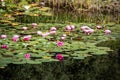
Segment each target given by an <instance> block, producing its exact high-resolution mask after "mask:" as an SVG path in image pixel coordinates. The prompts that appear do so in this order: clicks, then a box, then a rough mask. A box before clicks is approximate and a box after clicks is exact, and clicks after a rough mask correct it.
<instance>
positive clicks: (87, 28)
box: [81, 26, 91, 30]
mask: <svg viewBox="0 0 120 80" xmlns="http://www.w3.org/2000/svg"><path fill="white" fill-rule="evenodd" d="M89 29H91V28H90V27H88V26H82V27H81V30H89Z"/></svg>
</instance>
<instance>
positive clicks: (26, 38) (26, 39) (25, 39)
mask: <svg viewBox="0 0 120 80" xmlns="http://www.w3.org/2000/svg"><path fill="white" fill-rule="evenodd" d="M31 37H32V36H31V35H27V36H24V37H23V40H24V41H29V40H30V39H31Z"/></svg>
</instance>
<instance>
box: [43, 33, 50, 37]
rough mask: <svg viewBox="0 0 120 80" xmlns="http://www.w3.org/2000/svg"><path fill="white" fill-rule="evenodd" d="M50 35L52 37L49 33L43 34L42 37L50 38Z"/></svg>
mask: <svg viewBox="0 0 120 80" xmlns="http://www.w3.org/2000/svg"><path fill="white" fill-rule="evenodd" d="M48 35H50V33H49V32H46V33H43V34H42V37H46V36H48Z"/></svg>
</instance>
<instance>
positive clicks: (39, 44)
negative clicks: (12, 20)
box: [0, 23, 114, 67]
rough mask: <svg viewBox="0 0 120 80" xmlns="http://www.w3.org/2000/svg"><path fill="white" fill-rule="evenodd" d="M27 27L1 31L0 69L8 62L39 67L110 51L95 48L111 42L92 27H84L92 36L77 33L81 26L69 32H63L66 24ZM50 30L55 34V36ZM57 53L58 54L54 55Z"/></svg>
mask: <svg viewBox="0 0 120 80" xmlns="http://www.w3.org/2000/svg"><path fill="white" fill-rule="evenodd" d="M31 24H32V23H31ZM31 24H27V25H26V27H28V28H29V29H27V30H23V29H22V28H23V26H25V24H23V25H19V26H18V27H14V28H12V29H10V30H11V31H9V29H5V28H6V27H4V28H3V29H2V31H4V32H2V33H5V32H6V35H7V38H6V39H0V46H1V48H0V57H1V58H0V66H1V67H2V66H7V64H10V63H13V64H25V63H28V64H40V63H43V62H51V61H62V60H67V59H84V58H86V57H88V56H93V55H103V54H108V53H107V51H111V50H110V49H109V48H108V47H97V46H96V44H97V43H99V42H102V41H106V40H109V39H114V37H112V36H110V35H109V36H106V35H105V34H104V30H105V29H104V28H102V29H99V30H98V29H96V27H95V26H96V25H91V26H90V25H87V26H90V27H91V28H92V29H94V33H93V34H91V35H85V34H83V31H82V30H81V28H82V27H83V26H84V25H85V24H76V25H75V28H74V30H73V31H70V32H68V31H66V30H65V27H66V25H68V24H54V25H53V24H43V23H40V24H38V25H37V28H36V29H34V28H33V27H31ZM70 25H73V24H70ZM43 26H44V27H43ZM51 26H56V27H51ZM85 26H86V25H85ZM93 26H94V27H93ZM90 27H89V29H91V28H90ZM85 29H86V28H85ZM51 31H55V34H53V33H51ZM16 33H17V35H15V34H16ZM96 35H97V36H96ZM15 42H16V43H15ZM8 46H9V47H8ZM27 53H29V55H27ZM57 54H61V55H60V56H59V55H58V56H57ZM25 56H26V57H25ZM63 58H64V59H63ZM26 59H27V60H26Z"/></svg>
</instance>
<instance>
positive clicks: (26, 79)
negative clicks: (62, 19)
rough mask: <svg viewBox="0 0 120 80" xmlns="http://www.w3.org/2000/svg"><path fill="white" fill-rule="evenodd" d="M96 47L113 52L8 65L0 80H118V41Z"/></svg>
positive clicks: (119, 40)
mask: <svg viewBox="0 0 120 80" xmlns="http://www.w3.org/2000/svg"><path fill="white" fill-rule="evenodd" d="M98 46H108V47H110V48H112V49H113V50H114V51H112V52H109V55H102V56H92V57H87V58H86V59H84V60H65V61H63V62H51V63H43V64H39V65H30V64H24V65H13V64H10V65H9V66H7V67H6V68H5V69H0V80H120V39H119V38H118V39H117V40H116V41H106V42H102V43H100V44H98Z"/></svg>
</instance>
